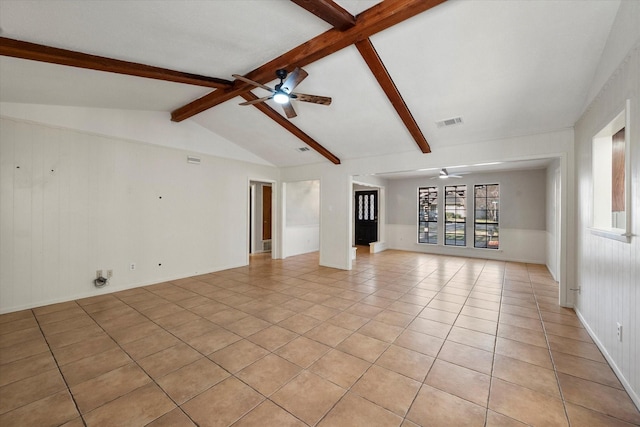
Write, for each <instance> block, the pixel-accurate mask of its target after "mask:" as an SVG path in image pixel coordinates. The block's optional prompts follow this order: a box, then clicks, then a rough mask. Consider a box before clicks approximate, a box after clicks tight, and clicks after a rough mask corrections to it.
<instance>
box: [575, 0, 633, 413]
mask: <svg viewBox="0 0 640 427" xmlns="http://www.w3.org/2000/svg"><path fill="white" fill-rule="evenodd" d="M631 3H633V2H631ZM636 16H637V15H636ZM639 95H640V43H639V44H636V45H635V48H634V49H632V50H631V52H630V53H629V55H628V56H627V57H626V58H625V60H624V61H623V63H622V64H621V65H620V67H619V68H618V69H617V71H616V72H615V73H614V74H613V75H612V76H611V78H610V79H609V81H608V82H607V84H606V85H605V86H604V88H603V89H602V90H601V92H600V93H599V95H598V96H597V97H596V98H595V99H594V101H593V102H592V103H591V105H590V106H589V108H588V109H587V111H586V112H585V113H584V115H583V116H582V117H581V118H580V120H579V121H578V122H577V123H576V126H575V138H576V139H575V148H576V182H577V183H578V184H577V192H576V206H577V207H578V209H577V215H576V222H575V231H576V238H577V245H576V279H577V285H578V286H580V288H581V292H580V294H578V295H576V302H575V307H576V311H577V312H578V314H579V316H580V317H581V318H582V320H583V322H584V323H585V324H586V326H587V328H588V329H589V330H590V332H591V334H592V336H593V337H594V338H595V340H596V341H597V342H598V344H599V345H600V347H601V349H602V351H603V352H604V353H605V355H606V357H607V358H608V359H609V361H610V362H611V364H612V365H613V366H614V370H616V372H617V374H618V375H619V376H620V377H621V379H622V381H623V383H624V384H625V387H626V388H627V391H629V393H630V394H631V396H632V398H633V399H634V400H635V403H636V405H638V406H639V407H640V398H639V396H640V356H639V354H640V315H639V314H638V311H639V308H640V248H639V246H640V244H639V243H638V242H639V239H640V227H639V226H640V192H639V187H640V97H639ZM627 99H629V100H630V101H631V123H627V126H628V130H629V131H630V135H631V140H630V144H631V159H630V160H631V177H630V178H631V179H630V180H629V182H628V184H629V185H631V193H632V195H631V205H630V206H628V208H629V209H631V212H632V219H631V226H632V229H631V232H632V233H633V237H632V238H631V242H630V243H626V242H621V241H617V240H612V239H609V238H606V237H602V236H599V235H595V234H593V233H592V231H591V230H590V227H591V226H592V221H593V204H594V203H597V200H596V201H594V200H593V176H592V172H591V170H592V161H593V159H592V138H593V136H594V135H595V134H596V133H597V132H598V131H600V129H602V128H603V127H604V126H605V125H606V124H607V123H609V121H611V120H612V119H613V117H615V115H616V114H617V113H619V112H620V111H621V110H622V109H623V108H624V106H625V102H626V100H627ZM618 322H620V323H621V324H622V327H623V336H622V341H619V340H618V338H617V323H618Z"/></svg>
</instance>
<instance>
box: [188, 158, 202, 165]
mask: <svg viewBox="0 0 640 427" xmlns="http://www.w3.org/2000/svg"><path fill="white" fill-rule="evenodd" d="M187 163H193V164H194V165H199V164H200V157H195V156H187Z"/></svg>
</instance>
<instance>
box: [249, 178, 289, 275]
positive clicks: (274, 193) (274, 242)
mask: <svg viewBox="0 0 640 427" xmlns="http://www.w3.org/2000/svg"><path fill="white" fill-rule="evenodd" d="M255 184H269V185H271V259H277V258H280V254H281V252H282V243H281V238H280V230H281V229H282V228H281V224H280V221H281V218H280V209H279V207H280V204H279V200H280V188H279V186H278V185H277V181H275V180H271V179H264V178H252V177H249V178H248V179H247V186H246V191H247V192H246V207H247V233H246V251H245V253H246V264H247V265H248V264H249V256H250V255H251V249H252V248H251V238H252V236H255V224H254V220H253V219H254V218H253V212H252V211H253V210H254V208H255V191H252V188H253V189H255ZM260 209H262V206H260Z"/></svg>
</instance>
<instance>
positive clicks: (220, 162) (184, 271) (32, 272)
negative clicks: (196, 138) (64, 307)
mask: <svg viewBox="0 0 640 427" xmlns="http://www.w3.org/2000/svg"><path fill="white" fill-rule="evenodd" d="M201 157H202V163H201V164H200V165H193V164H188V163H187V161H186V160H187V159H186V158H187V151H183V150H178V149H172V148H166V147H159V146H155V145H151V144H147V143H140V142H134V141H128V140H123V139H118V138H112V137H104V136H99V135H95V134H90V133H85V132H81V131H75V130H68V129H60V128H55V127H51V126H48V125H42V124H35V123H30V122H25V121H20V120H15V119H8V118H2V119H0V220H1V225H0V312H9V311H15V310H18V309H22V308H29V307H34V306H39V305H44V304H49V303H53V302H59V301H66V300H71V299H75V298H79V297H86V296H91V295H97V294H101V293H106V292H113V291H116V290H121V289H128V288H131V287H134V286H140V285H145V284H150V283H157V282H162V281H165V280H171V279H176V278H180V277H186V276H192V275H195V274H202V273H206V272H211V271H216V270H220V269H224V268H230V267H236V266H239V265H245V264H246V262H247V259H248V252H247V251H248V245H247V236H248V232H247V230H248V228H247V227H248V225H247V224H248V223H247V221H248V218H247V217H248V215H247V214H248V183H249V180H250V179H257V180H260V179H263V180H277V179H278V175H279V172H278V170H277V168H275V167H271V166H264V165H257V164H253V163H246V162H242V161H236V160H230V159H222V158H218V157H214V156H209V155H202V156H201ZM130 263H135V264H136V269H135V270H131V269H130V267H129V265H130ZM98 269H101V270H104V273H105V274H106V270H107V269H112V270H113V272H114V275H113V278H112V279H111V280H110V283H109V285H108V286H106V287H104V288H102V289H97V288H95V287H94V285H93V283H92V281H93V279H94V278H95V275H96V270H98Z"/></svg>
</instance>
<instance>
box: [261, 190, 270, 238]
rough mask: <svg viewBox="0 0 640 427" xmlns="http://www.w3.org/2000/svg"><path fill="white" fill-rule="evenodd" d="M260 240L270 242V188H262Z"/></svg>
mask: <svg viewBox="0 0 640 427" xmlns="http://www.w3.org/2000/svg"><path fill="white" fill-rule="evenodd" d="M262 240H271V186H267V185H265V186H263V187H262Z"/></svg>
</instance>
